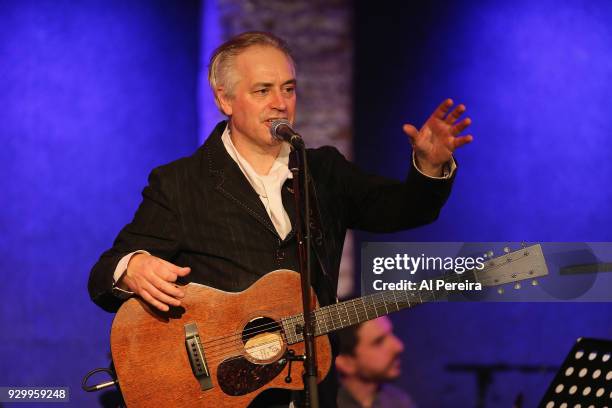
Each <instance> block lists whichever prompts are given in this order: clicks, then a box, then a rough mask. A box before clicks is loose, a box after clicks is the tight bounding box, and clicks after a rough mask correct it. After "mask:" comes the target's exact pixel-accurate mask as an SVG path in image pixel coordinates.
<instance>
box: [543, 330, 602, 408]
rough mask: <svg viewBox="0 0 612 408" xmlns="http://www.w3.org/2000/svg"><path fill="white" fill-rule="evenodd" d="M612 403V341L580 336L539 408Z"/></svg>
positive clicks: (571, 407) (586, 407)
mask: <svg viewBox="0 0 612 408" xmlns="http://www.w3.org/2000/svg"><path fill="white" fill-rule="evenodd" d="M575 407H580V408H589V407H593V408H595V407H598V408H599V407H612V341H610V340H598V339H586V338H582V337H581V338H579V339H578V340H576V344H575V345H574V347H573V348H572V350H571V351H570V352H569V354H568V356H567V358H566V359H565V361H564V362H563V365H562V366H561V369H560V370H559V372H558V373H557V375H556V376H555V378H554V379H553V381H552V382H551V384H550V386H549V387H548V390H546V394H544V398H542V400H541V401H540V405H538V408H575Z"/></svg>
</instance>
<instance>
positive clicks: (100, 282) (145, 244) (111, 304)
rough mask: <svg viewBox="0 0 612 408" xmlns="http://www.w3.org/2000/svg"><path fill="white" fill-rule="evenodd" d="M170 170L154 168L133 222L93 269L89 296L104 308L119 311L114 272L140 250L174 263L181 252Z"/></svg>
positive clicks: (119, 304)
mask: <svg viewBox="0 0 612 408" xmlns="http://www.w3.org/2000/svg"><path fill="white" fill-rule="evenodd" d="M169 176H170V175H169V174H168V170H167V169H164V168H163V167H159V168H156V169H154V170H153V171H152V172H151V174H150V175H149V182H148V185H147V186H146V187H145V188H144V190H143V191H142V202H141V203H140V206H139V207H138V210H137V211H136V214H135V215H134V218H133V220H132V222H130V223H129V224H128V225H126V226H125V227H123V229H122V230H121V231H120V232H119V235H118V236H117V238H116V239H115V242H114V243H113V246H112V248H110V249H109V250H107V251H106V252H104V253H103V254H102V255H101V256H100V259H99V260H98V261H97V262H96V264H95V265H94V266H93V268H92V269H91V272H90V275H89V283H88V289H89V296H90V297H91V299H92V300H93V301H94V302H95V303H96V304H97V305H98V306H100V307H101V308H102V309H104V310H106V311H109V312H116V311H117V309H119V306H121V303H123V301H122V300H121V299H119V298H117V297H115V296H114V295H113V294H112V288H113V273H114V271H115V268H116V267H117V264H118V262H119V261H120V260H121V258H122V257H123V256H125V255H127V254H129V253H130V252H133V251H136V250H141V249H143V250H146V251H148V252H150V253H151V254H152V255H155V256H157V257H159V258H163V259H166V260H171V259H172V258H173V257H174V256H175V255H176V254H177V252H178V248H179V237H180V225H179V222H178V217H177V213H176V207H174V206H173V204H172V202H173V201H174V200H173V198H174V197H173V196H174V194H173V190H172V188H171V186H172V184H171V183H168V182H165V180H166V179H169Z"/></svg>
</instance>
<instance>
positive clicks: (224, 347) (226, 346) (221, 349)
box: [202, 291, 439, 356]
mask: <svg viewBox="0 0 612 408" xmlns="http://www.w3.org/2000/svg"><path fill="white" fill-rule="evenodd" d="M395 292H397V291H387V292H380V293H382V295H381V296H379V299H374V298H371V299H374V301H373V302H370V303H369V305H366V304H365V302H363V301H362V302H361V304H358V306H359V308H360V310H361V311H362V312H365V314H366V316H367V311H368V307H372V306H373V307H374V308H375V309H377V308H378V307H380V306H381V305H383V306H385V309H386V310H387V312H388V309H387V307H386V304H387V303H390V302H395V303H398V302H397V296H396V293H395ZM399 293H400V296H401V295H402V294H403V295H404V296H405V297H406V300H405V301H406V302H408V303H410V302H409V300H408V296H409V295H408V292H407V291H399ZM430 293H431V299H429V298H428V296H429V294H430ZM420 294H425V295H426V296H423V297H422V298H425V301H430V300H432V299H433V300H435V299H436V296H435V291H420V292H419V296H420ZM391 295H393V300H391V299H390V298H391ZM438 297H439V296H438ZM363 299H365V298H357V299H351V300H349V301H347V302H343V303H342V304H344V307H345V310H346V311H345V313H346V314H347V318H348V321H349V322H351V319H350V315H349V312H348V309H347V307H348V306H347V305H348V304H349V303H351V304H352V306H353V308H354V309H355V311H356V312H357V313H358V314H359V312H358V311H357V307H356V306H355V304H356V302H357V301H358V300H363ZM412 300H416V296H415V295H414V293H413V294H412ZM422 302H423V301H422V300H421V302H414V303H422ZM337 305H339V304H333V305H329V306H324V307H323V308H319V309H317V310H315V311H313V315H314V316H313V317H314V320H315V322H317V324H319V327H320V323H321V322H324V323H325V325H327V323H326V322H327V319H328V318H329V317H330V316H331V315H332V313H333V310H332V307H333V306H337ZM337 309H338V308H337ZM395 311H396V310H395ZM317 313H318V314H319V315H318V316H317ZM376 313H377V310H376ZM336 314H337V317H338V318H340V315H341V310H338V311H336ZM301 316H302V315H301V314H299V315H294V316H289V317H287V318H285V319H283V320H284V321H285V322H287V321H289V320H290V319H293V320H295V319H297V320H298V321H297V323H303V317H301ZM323 318H324V319H325V320H323ZM333 319H334V318H333V317H332V319H331V322H332V323H333ZM356 323H357V322H355V323H352V324H356ZM272 327H275V328H281V329H283V327H282V323H281V324H279V323H277V322H272V323H266V324H264V325H260V326H256V327H254V328H252V329H247V330H245V331H244V333H242V332H241V333H234V334H231V335H228V336H221V337H219V338H217V339H212V340H208V341H205V342H202V345H203V346H204V345H206V346H205V348H206V349H207V350H210V352H209V353H207V354H210V355H211V356H216V355H221V354H224V353H225V352H227V351H231V352H235V351H236V350H237V349H244V346H243V344H242V342H241V341H240V340H241V338H242V336H243V335H244V334H245V333H246V332H249V331H253V330H254V331H253V332H252V333H251V332H249V333H248V334H251V335H254V334H258V333H263V332H266V331H269V330H268V329H270V328H272ZM334 329H335V327H334ZM281 332H282V333H284V331H283V330H282V331H281ZM296 337H297V336H296ZM221 339H223V340H226V341H223V342H221V343H217V344H211V343H213V342H216V341H219V340H221ZM263 344H265V343H263ZM256 347H258V346H256Z"/></svg>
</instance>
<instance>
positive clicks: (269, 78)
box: [220, 46, 296, 151]
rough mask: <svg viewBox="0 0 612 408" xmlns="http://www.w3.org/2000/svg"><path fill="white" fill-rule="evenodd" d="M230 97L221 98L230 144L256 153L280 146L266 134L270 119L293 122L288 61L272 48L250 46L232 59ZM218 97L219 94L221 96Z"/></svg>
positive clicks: (291, 71) (293, 94)
mask: <svg viewBox="0 0 612 408" xmlns="http://www.w3.org/2000/svg"><path fill="white" fill-rule="evenodd" d="M233 69H234V72H233V76H232V78H233V80H234V81H237V82H236V83H235V86H234V90H233V97H231V96H230V97H227V95H225V96H222V95H221V96H222V97H221V98H220V99H221V107H222V108H223V110H224V112H225V113H226V114H227V115H228V116H230V118H231V130H232V139H233V140H234V142H235V143H236V142H238V143H240V144H242V146H248V147H249V148H251V149H256V150H258V151H268V150H269V149H270V148H271V147H278V146H280V142H278V141H276V140H275V139H273V138H272V136H271V135H270V124H271V122H272V120H274V119H279V118H283V119H287V120H289V122H291V123H293V121H294V119H295V103H296V92H295V86H296V80H295V69H294V67H293V64H292V62H291V60H290V59H289V58H288V57H287V56H286V55H285V54H284V53H283V52H282V51H279V50H277V49H276V48H273V47H269V46H252V47H249V48H247V49H246V50H244V51H243V52H242V53H240V54H239V55H238V56H236V58H235V60H234V66H233ZM221 94H222V93H221Z"/></svg>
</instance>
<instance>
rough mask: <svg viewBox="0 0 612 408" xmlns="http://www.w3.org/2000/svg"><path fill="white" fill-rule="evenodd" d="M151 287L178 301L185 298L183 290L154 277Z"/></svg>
mask: <svg viewBox="0 0 612 408" xmlns="http://www.w3.org/2000/svg"><path fill="white" fill-rule="evenodd" d="M153 285H154V286H155V287H156V288H157V289H159V290H160V291H162V292H164V293H165V294H167V295H169V296H172V297H173V298H179V299H180V298H183V297H185V291H184V290H183V289H181V288H179V287H177V286H176V285H174V284H173V283H170V282H168V281H165V280H164V279H162V278H159V277H156V278H155V281H154V282H153ZM176 306H178V305H176Z"/></svg>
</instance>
